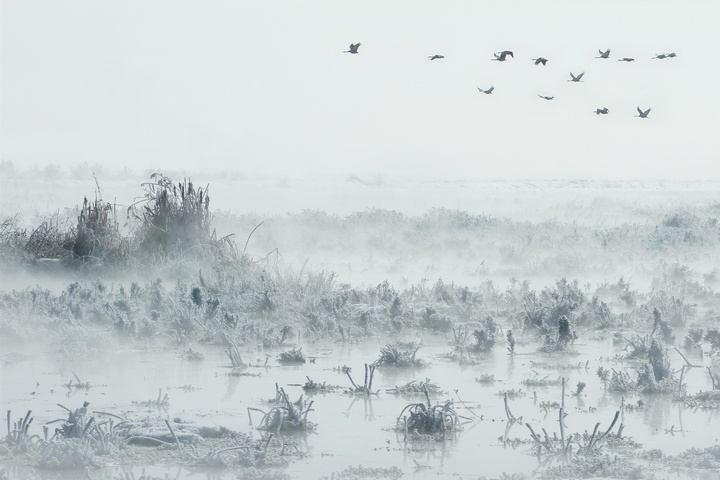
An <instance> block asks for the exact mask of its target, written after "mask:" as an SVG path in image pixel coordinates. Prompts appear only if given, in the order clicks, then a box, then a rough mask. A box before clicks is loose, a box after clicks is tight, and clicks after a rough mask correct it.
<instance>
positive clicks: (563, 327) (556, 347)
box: [538, 315, 577, 353]
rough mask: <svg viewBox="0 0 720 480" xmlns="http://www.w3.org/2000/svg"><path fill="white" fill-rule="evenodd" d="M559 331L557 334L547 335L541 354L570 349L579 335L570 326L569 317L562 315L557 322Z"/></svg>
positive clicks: (540, 349)
mask: <svg viewBox="0 0 720 480" xmlns="http://www.w3.org/2000/svg"><path fill="white" fill-rule="evenodd" d="M557 325H558V327H557V331H556V332H555V333H547V334H546V335H545V342H544V345H543V346H542V347H540V348H539V349H538V350H539V351H541V352H546V353H550V352H561V351H565V350H567V348H568V345H570V344H572V343H573V342H574V341H575V340H576V339H577V333H576V332H574V331H573V330H572V328H571V326H570V319H569V318H568V317H567V315H561V316H560V318H558V320H557Z"/></svg>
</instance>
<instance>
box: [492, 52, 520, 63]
mask: <svg viewBox="0 0 720 480" xmlns="http://www.w3.org/2000/svg"><path fill="white" fill-rule="evenodd" d="M493 55H495V58H491V59H490V60H497V61H498V62H504V61H505V60H507V56H508V55H510V56H511V57H513V58H515V55H513V52H512V51H510V50H503V51H502V52H500V53H494V54H493Z"/></svg>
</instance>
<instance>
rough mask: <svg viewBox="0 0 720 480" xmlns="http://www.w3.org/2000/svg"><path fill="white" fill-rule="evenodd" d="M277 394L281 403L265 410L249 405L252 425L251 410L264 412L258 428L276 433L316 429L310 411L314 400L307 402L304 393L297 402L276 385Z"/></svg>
mask: <svg viewBox="0 0 720 480" xmlns="http://www.w3.org/2000/svg"><path fill="white" fill-rule="evenodd" d="M275 391H276V396H277V397H278V399H279V403H280V405H277V406H275V407H273V408H272V409H270V411H268V412H264V411H262V410H260V409H259V408H253V407H248V418H249V419H250V425H252V416H251V415H250V412H251V411H256V412H260V413H262V415H263V416H262V419H261V420H260V423H259V424H258V426H257V429H258V430H266V431H274V432H276V433H289V432H298V433H309V432H312V431H314V430H315V428H316V426H317V425H316V424H315V423H313V422H311V421H309V420H308V418H307V416H308V413H310V412H312V411H313V408H312V406H313V403H314V401H310V403H305V401H304V400H303V397H302V395H300V398H298V399H297V400H296V401H295V402H291V401H290V398H289V397H288V395H287V393H285V390H284V389H283V388H280V387H278V386H277V385H275Z"/></svg>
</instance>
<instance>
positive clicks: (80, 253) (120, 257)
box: [65, 197, 130, 266]
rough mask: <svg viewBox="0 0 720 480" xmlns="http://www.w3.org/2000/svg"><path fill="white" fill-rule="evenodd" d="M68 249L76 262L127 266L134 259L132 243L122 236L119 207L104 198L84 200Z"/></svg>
mask: <svg viewBox="0 0 720 480" xmlns="http://www.w3.org/2000/svg"><path fill="white" fill-rule="evenodd" d="M65 249H66V250H67V251H69V252H71V253H72V258H73V260H77V261H80V262H82V263H87V262H89V261H95V262H98V261H99V262H101V263H102V264H106V265H115V266H117V265H125V264H127V263H128V260H129V258H130V243H129V241H128V240H127V238H125V237H123V236H122V235H121V233H120V227H119V224H118V221H117V211H116V209H115V206H114V205H112V204H110V203H108V202H105V201H103V200H102V198H96V199H95V201H90V200H88V199H87V197H85V198H84V199H83V204H82V207H80V213H79V214H78V219H77V227H76V228H75V230H74V231H73V232H72V241H71V242H69V243H68V244H66V246H65Z"/></svg>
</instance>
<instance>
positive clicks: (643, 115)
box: [635, 107, 652, 118]
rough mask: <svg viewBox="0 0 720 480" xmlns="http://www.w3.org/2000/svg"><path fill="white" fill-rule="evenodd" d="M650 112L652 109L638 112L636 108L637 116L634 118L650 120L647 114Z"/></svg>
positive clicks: (638, 108) (638, 109)
mask: <svg viewBox="0 0 720 480" xmlns="http://www.w3.org/2000/svg"><path fill="white" fill-rule="evenodd" d="M650 110H652V108H648V109H647V110H645V111H644V112H643V111H642V110H640V107H637V111H638V115H635V116H636V117H640V118H650V117H648V113H650Z"/></svg>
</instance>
